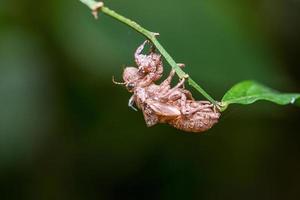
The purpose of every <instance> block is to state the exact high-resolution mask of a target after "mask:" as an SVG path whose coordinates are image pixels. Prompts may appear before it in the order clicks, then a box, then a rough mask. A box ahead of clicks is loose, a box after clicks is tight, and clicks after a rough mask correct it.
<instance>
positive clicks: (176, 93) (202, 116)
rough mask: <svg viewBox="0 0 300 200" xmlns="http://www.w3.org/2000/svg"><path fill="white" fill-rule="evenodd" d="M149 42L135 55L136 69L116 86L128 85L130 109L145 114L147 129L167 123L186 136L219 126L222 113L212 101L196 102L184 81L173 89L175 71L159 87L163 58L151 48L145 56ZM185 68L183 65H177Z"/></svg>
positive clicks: (130, 69)
mask: <svg viewBox="0 0 300 200" xmlns="http://www.w3.org/2000/svg"><path fill="white" fill-rule="evenodd" d="M147 43H150V42H148V41H145V42H144V43H143V44H142V45H140V46H139V47H138V48H137V50H136V52H135V54H134V58H135V63H136V65H137V66H136V67H126V68H125V69H124V71H123V81H124V82H116V81H115V80H114V79H113V82H114V83H115V84H118V85H125V87H126V88H127V90H128V91H129V92H130V93H132V96H131V98H130V99H129V102H128V105H129V107H131V108H133V109H134V110H136V108H135V107H134V105H135V106H136V107H137V108H138V109H140V110H141V111H142V112H143V115H144V119H145V122H146V124H147V126H148V127H151V126H154V125H155V124H158V123H167V124H169V125H171V126H173V127H175V128H177V129H180V130H183V131H187V132H203V131H206V130H208V129H210V128H211V127H212V126H213V125H214V124H215V123H217V122H218V119H219V117H220V115H221V114H220V111H219V109H218V108H217V107H216V106H215V105H213V104H212V103H210V102H209V101H196V100H195V99H194V98H193V96H192V94H191V92H190V91H189V90H187V89H185V88H184V82H185V79H184V78H183V79H181V80H180V81H179V83H178V84H177V85H176V86H174V87H172V86H171V81H172V78H173V77H174V75H175V70H174V69H172V70H171V72H170V74H169V76H168V77H167V78H166V79H165V80H164V81H162V82H161V83H160V84H156V83H155V82H156V81H158V80H159V79H160V78H161V77H162V75H163V71H164V68H163V62H162V59H161V55H160V54H158V53H156V52H155V48H154V47H153V46H151V48H150V49H151V50H150V52H149V54H142V51H143V49H144V47H145V45H146V44H147ZM178 66H179V67H184V64H178Z"/></svg>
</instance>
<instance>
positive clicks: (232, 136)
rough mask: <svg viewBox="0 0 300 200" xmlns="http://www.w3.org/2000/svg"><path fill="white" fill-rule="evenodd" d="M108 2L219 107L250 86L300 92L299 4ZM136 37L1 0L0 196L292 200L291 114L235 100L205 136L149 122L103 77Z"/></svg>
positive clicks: (50, 7) (295, 148)
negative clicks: (249, 82) (230, 93)
mask: <svg viewBox="0 0 300 200" xmlns="http://www.w3.org/2000/svg"><path fill="white" fill-rule="evenodd" d="M105 3H106V5H107V6H109V7H110V8H112V9H114V10H116V11H118V12H119V13H121V14H123V15H125V16H127V17H129V18H132V19H134V20H136V21H138V22H140V23H141V24H142V25H143V26H145V27H146V28H148V29H150V30H152V31H154V32H160V34H161V36H160V41H161V43H162V44H163V45H164V47H165V48H166V49H167V50H168V51H169V53H170V54H171V55H172V56H173V57H174V58H175V59H176V61H177V62H184V63H186V65H187V67H186V69H185V70H186V71H187V72H188V73H189V74H190V75H191V76H192V77H193V78H194V79H195V80H196V81H197V82H198V83H199V84H200V85H202V86H203V87H204V88H205V89H206V90H207V91H208V92H209V93H210V94H212V96H214V97H215V98H216V99H221V97H222V95H223V94H224V93H225V91H226V90H227V89H229V88H230V87H231V86H232V85H233V84H235V83H236V82H239V81H242V80H245V79H255V80H257V81H260V82H262V83H264V84H266V85H269V86H271V87H273V88H276V89H279V90H281V91H285V92H296V91H298V92H299V91H300V79H299V78H300V76H299V63H300V61H299V57H300V53H299V49H300V2H299V1H298V0H244V1H240V0H227V1H225V0H201V1H200V0H194V1H191V0H190V1H180V0H163V1H162V0H152V1H142V0H130V1H129V0H127V1H124V0H111V1H105ZM143 39H144V38H143V37H142V36H140V35H138V34H137V33H136V32H134V31H132V30H131V29H129V28H128V27H126V26H124V25H122V24H120V23H118V22H116V21H114V20H113V19H111V18H109V17H107V16H104V15H100V18H99V20H97V21H96V20H94V19H93V17H92V16H91V15H90V12H89V10H88V8H87V7H86V6H84V5H82V4H81V3H80V2H79V1H76V0H72V1H71V0H65V1H62V0H53V1H35V0H23V1H20V0H10V1H9V0H0V186H1V187H0V199H1V200H2V199H3V200H6V199H9V200H10V199H18V200H23V199H30V200H44V199H45V200H48V199H49V200H54V199H55V200H60V199H62V200H67V199H72V200H77V199H78V200H81V199H84V200H87V199H103V200H106V199H108V200H109V199H172V200H174V199H202V200H206V199H208V200H211V199H222V200H223V199H230V200H233V199H243V200H244V199H246V200H247V199H249V200H250V199H251V200H253V199H264V200H265V199H272V200H273V199H275V200H276V199H288V200H289V199H300V182H299V180H300V135H299V133H300V123H299V119H300V109H299V108H297V107H294V106H285V107H281V106H277V105H275V104H272V103H267V102H258V103H256V104H254V105H250V106H233V107H230V108H229V109H228V111H226V112H225V113H223V117H222V119H221V120H220V122H219V123H218V124H217V125H216V126H215V127H214V128H213V129H211V130H210V131H208V132H206V133H204V134H189V133H184V132H181V131H178V130H176V129H174V128H172V127H169V126H167V125H158V126H155V127H153V128H146V126H145V123H144V121H143V117H142V114H141V113H140V112H139V113H136V112H134V111H132V110H131V109H129V108H128V107H127V101H128V98H129V97H130V94H129V93H128V92H127V91H126V90H125V89H124V88H122V87H119V86H116V85H113V84H112V81H111V77H112V76H113V75H115V76H116V77H117V78H118V80H121V73H122V69H123V66H125V65H133V64H134V62H133V52H134V50H135V48H136V47H137V46H138V45H139V44H140V43H141V42H142V41H143ZM169 70H170V67H169V66H167V65H166V67H165V72H166V73H167V72H168V71H169ZM193 93H194V95H195V96H197V97H198V99H200V98H202V97H201V96H200V95H198V94H197V92H195V91H193Z"/></svg>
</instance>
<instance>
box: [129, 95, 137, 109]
mask: <svg viewBox="0 0 300 200" xmlns="http://www.w3.org/2000/svg"><path fill="white" fill-rule="evenodd" d="M128 107H129V108H131V109H133V110H134V111H138V110H137V109H136V108H135V107H134V95H132V96H131V97H130V99H129V101H128Z"/></svg>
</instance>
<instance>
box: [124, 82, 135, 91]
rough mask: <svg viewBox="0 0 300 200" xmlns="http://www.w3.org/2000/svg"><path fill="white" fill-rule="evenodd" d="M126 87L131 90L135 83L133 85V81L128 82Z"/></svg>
mask: <svg viewBox="0 0 300 200" xmlns="http://www.w3.org/2000/svg"><path fill="white" fill-rule="evenodd" d="M126 87H127V89H128V90H129V91H131V90H133V89H134V87H135V85H134V83H128V84H127V85H126Z"/></svg>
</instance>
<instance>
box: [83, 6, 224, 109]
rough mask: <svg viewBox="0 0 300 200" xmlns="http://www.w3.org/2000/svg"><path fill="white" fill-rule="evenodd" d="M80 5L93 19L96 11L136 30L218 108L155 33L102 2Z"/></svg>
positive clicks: (181, 75) (215, 102)
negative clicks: (87, 8)
mask: <svg viewBox="0 0 300 200" xmlns="http://www.w3.org/2000/svg"><path fill="white" fill-rule="evenodd" d="M80 1H81V2H82V3H84V4H85V5H87V6H88V7H89V8H90V9H91V10H92V14H93V15H94V16H95V18H97V17H98V11H101V12H102V13H104V14H106V15H108V16H110V17H112V18H114V19H116V20H118V21H119V22H122V23H123V24H126V25H127V26H129V27H131V28H132V29H134V30H136V31H137V32H139V33H140V34H142V35H144V36H145V37H146V38H147V39H148V40H150V41H151V42H152V43H153V45H154V46H155V47H156V48H157V49H158V50H159V52H160V53H161V54H162V56H163V57H164V58H165V59H166V61H167V62H168V63H169V64H170V65H171V67H172V68H173V69H174V70H175V71H176V74H177V75H178V77H179V78H180V79H182V78H185V79H188V83H189V85H190V86H192V87H193V88H195V89H196V90H197V91H198V92H200V93H201V94H202V95H203V96H204V97H205V98H206V99H207V100H209V101H210V102H211V103H212V104H214V105H215V106H217V107H219V103H218V102H217V101H215V100H214V99H213V98H212V97H211V96H210V95H209V94H208V93H207V92H206V91H205V90H204V89H203V88H202V87H201V86H200V85H198V84H197V83H196V82H195V81H194V80H193V79H192V78H191V77H190V76H189V75H188V74H186V73H185V72H184V71H183V70H182V69H181V68H180V67H179V66H178V64H177V63H176V62H175V60H174V59H173V58H172V57H171V56H170V54H169V53H168V52H167V51H166V50H165V49H164V47H163V46H162V45H161V44H160V43H159V41H158V40H157V39H156V36H157V35H158V34H157V33H154V32H151V31H149V30H147V29H145V28H143V27H142V26H140V25H139V24H137V23H136V22H134V21H132V20H130V19H128V18H126V17H124V16H122V15H120V14H118V13H116V12H115V11H113V10H111V9H109V8H108V7H105V6H104V5H103V3H102V2H97V1H94V0H80Z"/></svg>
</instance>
